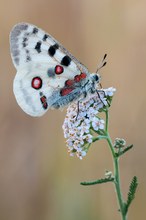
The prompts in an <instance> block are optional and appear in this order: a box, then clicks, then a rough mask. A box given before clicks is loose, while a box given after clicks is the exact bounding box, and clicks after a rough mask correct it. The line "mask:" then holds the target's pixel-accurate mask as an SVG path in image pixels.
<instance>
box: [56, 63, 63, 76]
mask: <svg viewBox="0 0 146 220" xmlns="http://www.w3.org/2000/svg"><path fill="white" fill-rule="evenodd" d="M63 71H64V69H63V67H62V66H60V65H57V66H56V67H55V73H56V74H58V75H59V74H61V73H63Z"/></svg>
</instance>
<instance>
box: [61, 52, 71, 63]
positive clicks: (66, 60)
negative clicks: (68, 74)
mask: <svg viewBox="0 0 146 220" xmlns="http://www.w3.org/2000/svg"><path fill="white" fill-rule="evenodd" d="M70 63H71V58H70V57H69V56H68V55H66V56H64V57H63V58H62V60H61V64H62V65H64V66H69V65H70Z"/></svg>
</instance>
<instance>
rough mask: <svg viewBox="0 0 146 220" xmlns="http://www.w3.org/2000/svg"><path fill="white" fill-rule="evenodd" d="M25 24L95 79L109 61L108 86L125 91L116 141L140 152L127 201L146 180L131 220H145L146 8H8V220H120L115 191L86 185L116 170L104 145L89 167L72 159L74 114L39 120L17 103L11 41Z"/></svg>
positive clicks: (125, 184) (4, 142)
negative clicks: (68, 142) (69, 136)
mask: <svg viewBox="0 0 146 220" xmlns="http://www.w3.org/2000/svg"><path fill="white" fill-rule="evenodd" d="M22 21H25V22H30V23H33V24H35V25H37V26H38V27H41V28H42V29H44V30H46V31H47V32H49V33H50V34H51V35H53V36H54V37H55V38H56V39H58V40H59V41H60V42H61V43H62V44H63V45H64V46H65V47H66V48H67V49H68V50H69V51H70V52H71V53H72V54H73V55H74V56H75V57H77V58H78V59H79V60H80V61H81V62H82V63H84V64H85V65H86V66H87V67H88V68H89V70H90V71H91V72H94V71H95V70H96V67H97V64H98V63H99V62H100V60H101V58H102V57H103V55H104V53H107V54H108V64H107V66H106V67H105V68H103V69H102V70H101V72H102V85H103V87H110V86H114V87H116V88H117V92H116V94H115V96H114V100H113V103H112V107H111V109H110V132H111V136H112V138H113V139H114V138H116V137H123V138H125V139H126V141H127V144H131V143H133V144H134V148H133V150H131V151H130V152H129V153H127V154H126V155H124V156H123V158H122V160H121V163H120V166H121V181H122V189H123V194H124V196H125V198H126V194H127V191H128V188H129V183H130V181H131V179H132V177H133V176H134V175H136V176H138V179H139V188H138V190H137V194H136V199H135V200H134V202H133V204H132V206H131V207H130V210H129V219H132V220H137V219H145V209H146V172H145V170H146V144H145V143H146V141H145V137H146V126H145V123H146V121H145V114H146V1H144V0H140V1H136V0H125V1H117V0H102V1H98V0H90V1H89V0H62V1H59V0H31V1H30V0H29V1H28V0H13V1H8V0H1V1H0V219H1V220H34V219H35V220H49V219H53V220H58V219H60V220H68V219H69V220H74V219H76V220H81V219H84V220H87V219H92V220H94V219H100V220H107V219H108V220H113V219H114V220H118V219H120V215H119V213H118V207H117V201H116V195H115V192H114V188H113V185H112V184H110V183H109V184H103V185H100V186H91V187H84V186H81V185H80V184H79V183H80V181H84V180H93V179H96V178H100V177H103V175H104V172H105V170H112V169H113V166H112V161H111V155H110V152H109V149H108V147H107V144H106V143H105V142H104V141H101V142H98V143H96V144H95V145H94V146H93V147H92V148H91V149H90V151H89V153H88V154H87V156H86V157H85V158H84V159H83V160H82V161H81V160H79V159H78V158H76V157H73V158H72V157H70V156H69V155H68V153H67V149H66V146H65V139H64V137H63V131H62V124H63V121H64V117H65V114H66V109H64V111H59V110H54V111H51V110H50V111H48V113H47V114H46V115H44V116H43V117H41V118H32V117H30V116H28V115H26V114H25V113H24V112H23V111H22V110H21V109H20V108H19V106H18V105H17V103H16V100H15V97H14V94H13V91H12V85H13V78H14V76H15V72H16V70H15V68H14V66H13V64H12V61H11V57H10V52H9V33H10V30H11V28H12V27H13V25H15V24H16V23H18V22H22Z"/></svg>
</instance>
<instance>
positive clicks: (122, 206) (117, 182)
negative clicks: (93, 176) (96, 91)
mask: <svg viewBox="0 0 146 220" xmlns="http://www.w3.org/2000/svg"><path fill="white" fill-rule="evenodd" d="M105 114H106V126H105V132H106V140H107V142H108V144H109V147H110V150H111V153H112V157H113V163H114V177H115V180H114V185H115V189H116V194H117V199H118V203H119V207H120V213H121V219H122V220H126V219H127V218H126V213H125V203H124V200H123V196H122V192H121V185H120V171H119V158H118V157H117V155H116V153H115V150H114V147H113V143H112V140H111V138H110V135H109V133H108V121H109V115H108V109H107V110H106V111H105Z"/></svg>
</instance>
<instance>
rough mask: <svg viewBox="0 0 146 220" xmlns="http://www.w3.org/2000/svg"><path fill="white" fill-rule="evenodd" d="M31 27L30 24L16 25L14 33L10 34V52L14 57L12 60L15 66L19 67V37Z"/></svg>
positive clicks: (13, 29)
mask: <svg viewBox="0 0 146 220" xmlns="http://www.w3.org/2000/svg"><path fill="white" fill-rule="evenodd" d="M28 27H29V24H28V23H25V22H22V23H18V24H16V25H15V26H14V27H13V28H12V31H11V32H10V52H11V56H12V60H13V63H14V66H15V67H17V66H19V52H20V51H19V45H18V37H19V35H20V34H21V32H22V31H26V30H27V29H28Z"/></svg>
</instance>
